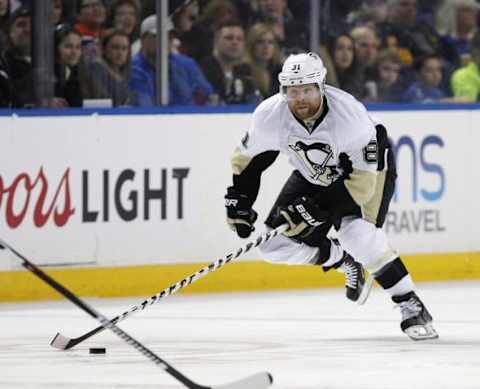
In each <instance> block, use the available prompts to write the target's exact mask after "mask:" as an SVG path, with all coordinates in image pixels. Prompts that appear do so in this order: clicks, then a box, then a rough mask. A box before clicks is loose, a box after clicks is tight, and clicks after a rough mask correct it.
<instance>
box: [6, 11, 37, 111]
mask: <svg viewBox="0 0 480 389" xmlns="http://www.w3.org/2000/svg"><path fill="white" fill-rule="evenodd" d="M31 19H32V18H31V11H30V9H29V8H27V7H20V8H18V9H17V10H15V12H13V13H12V15H11V18H10V31H9V44H8V47H7V50H6V51H5V62H6V65H7V67H8V69H9V74H10V79H11V82H12V90H13V96H12V106H13V107H15V108H22V107H33V106H34V103H35V98H34V93H33V70H32V57H31V46H32V39H31V32H32V20H31Z"/></svg>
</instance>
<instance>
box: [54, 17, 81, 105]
mask: <svg viewBox="0 0 480 389" xmlns="http://www.w3.org/2000/svg"><path fill="white" fill-rule="evenodd" d="M81 39H82V37H81V35H80V33H79V32H78V31H76V30H75V29H74V28H73V27H72V26H70V25H68V24H61V25H59V26H57V28H56V29H55V87H54V96H55V97H54V98H53V101H52V106H53V107H54V108H66V107H81V106H82V103H83V95H84V93H83V92H82V87H83V85H82V81H83V80H82V81H81V79H82V75H81V72H82V69H80V59H81V55H82V50H81Z"/></svg>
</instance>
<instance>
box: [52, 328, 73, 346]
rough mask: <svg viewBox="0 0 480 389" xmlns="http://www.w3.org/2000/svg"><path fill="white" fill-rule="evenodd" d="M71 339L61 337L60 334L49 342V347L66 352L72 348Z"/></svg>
mask: <svg viewBox="0 0 480 389" xmlns="http://www.w3.org/2000/svg"><path fill="white" fill-rule="evenodd" d="M71 343H72V339H70V338H67V337H66V336H63V335H62V334H61V333H60V332H57V335H55V337H54V338H53V339H52V341H51V342H50V346H52V347H55V348H58V349H59V350H68V349H69V348H70V347H72V344H71Z"/></svg>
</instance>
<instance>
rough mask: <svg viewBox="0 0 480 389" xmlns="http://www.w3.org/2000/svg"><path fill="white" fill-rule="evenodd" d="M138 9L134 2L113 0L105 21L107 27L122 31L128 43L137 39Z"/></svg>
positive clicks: (130, 0)
mask: <svg viewBox="0 0 480 389" xmlns="http://www.w3.org/2000/svg"><path fill="white" fill-rule="evenodd" d="M139 20H140V7H139V6H138V3H137V1H136V0H114V1H113V3H112V5H111V7H110V10H109V15H108V19H107V26H108V27H110V28H112V29H114V30H116V31H123V32H124V33H125V34H127V35H128V38H129V40H130V42H134V41H135V40H136V39H137V37H138V29H139V24H140V23H139Z"/></svg>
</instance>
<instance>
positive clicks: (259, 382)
mask: <svg viewBox="0 0 480 389" xmlns="http://www.w3.org/2000/svg"><path fill="white" fill-rule="evenodd" d="M0 249H7V250H9V251H10V252H11V253H13V254H14V255H15V256H16V257H17V258H19V259H20V260H21V261H22V266H23V267H24V268H25V269H27V270H29V271H30V272H32V273H33V274H34V275H36V276H37V277H38V278H40V279H41V280H43V281H44V282H45V283H46V284H48V285H49V286H50V287H52V288H53V289H55V290H56V291H57V292H59V293H60V294H61V295H63V296H64V297H66V298H67V299H68V300H70V301H71V302H72V303H74V304H75V305H76V306H77V307H79V308H80V309H82V310H83V311H85V312H87V313H88V314H89V315H90V316H91V317H93V318H95V319H96V320H98V321H99V322H100V323H101V324H102V328H108V329H109V330H111V331H112V332H114V333H115V334H116V335H117V336H118V337H120V338H121V339H122V340H124V341H125V342H126V343H128V344H129V345H131V346H132V347H133V348H135V349H136V350H137V351H139V352H140V353H141V354H143V355H144V356H146V357H147V358H148V359H150V360H151V361H152V362H153V363H155V364H156V365H158V366H160V368H162V369H163V370H165V371H166V372H167V373H168V374H170V375H171V376H172V377H174V378H176V379H177V380H178V381H180V382H181V383H182V384H183V385H185V386H186V387H187V388H190V389H250V388H252V389H264V388H267V387H269V386H270V385H271V384H272V382H273V378H272V376H271V375H270V373H257V374H253V375H251V376H249V377H246V378H243V379H241V380H238V381H235V382H232V383H230V384H225V385H218V386H203V385H199V384H197V383H195V382H193V381H192V380H190V379H189V378H188V377H186V376H184V375H183V374H182V373H180V372H179V371H178V370H177V369H175V368H174V367H173V366H172V365H170V364H169V363H167V362H166V361H165V360H163V359H162V358H160V357H159V356H158V355H157V354H155V353H154V352H153V351H151V350H150V349H149V348H147V347H146V346H144V345H143V344H142V343H140V342H139V341H137V340H135V339H134V338H133V337H132V336H130V335H128V334H127V333H126V332H125V331H123V330H122V329H120V328H119V327H117V326H115V324H114V323H112V322H111V321H109V320H108V319H107V318H106V317H105V316H103V315H102V314H101V313H99V312H98V311H96V310H95V309H93V308H92V307H91V306H90V305H88V304H87V303H86V302H84V301H83V300H82V299H80V297H78V296H76V295H75V294H73V293H72V292H71V291H70V290H68V289H67V288H66V287H65V286H63V285H62V284H60V283H59V282H57V281H55V280H54V279H53V278H52V277H50V276H49V275H48V274H46V273H44V272H43V270H41V269H40V268H39V267H37V266H36V265H35V264H33V263H32V262H31V261H29V260H28V259H27V258H25V257H24V256H23V255H22V254H20V253H19V252H18V251H16V250H15V249H14V248H13V247H12V246H10V245H9V244H7V243H5V241H3V240H1V239H0Z"/></svg>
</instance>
